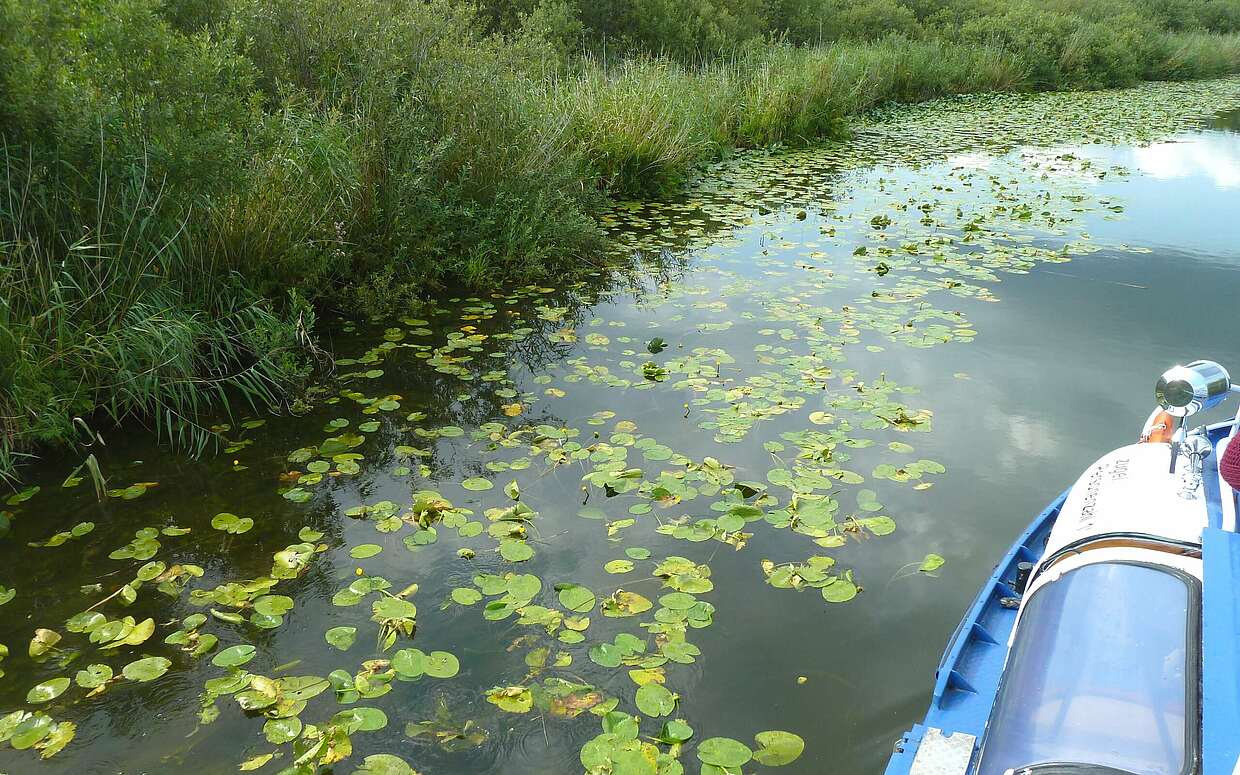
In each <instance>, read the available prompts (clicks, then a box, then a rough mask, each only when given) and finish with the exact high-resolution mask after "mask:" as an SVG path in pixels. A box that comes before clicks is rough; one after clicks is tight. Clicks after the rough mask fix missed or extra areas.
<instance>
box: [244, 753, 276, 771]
mask: <svg viewBox="0 0 1240 775" xmlns="http://www.w3.org/2000/svg"><path fill="white" fill-rule="evenodd" d="M275 756H276V755H275V754H274V753H261V754H259V755H257V756H251V757H250V758H249V759H246V760H245V761H243V762H241V764H239V765H237V769H238V770H239V771H241V772H253V771H254V770H257V769H259V768H260V767H263V766H264V765H266V764H267V762H269V761H271V760H272V759H274V758H275Z"/></svg>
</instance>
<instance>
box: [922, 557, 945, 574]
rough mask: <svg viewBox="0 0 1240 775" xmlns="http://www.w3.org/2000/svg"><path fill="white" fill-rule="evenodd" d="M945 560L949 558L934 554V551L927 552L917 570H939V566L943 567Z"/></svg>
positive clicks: (928, 571) (927, 571) (926, 571)
mask: <svg viewBox="0 0 1240 775" xmlns="http://www.w3.org/2000/svg"><path fill="white" fill-rule="evenodd" d="M945 562H947V560H945V559H943V558H942V557H940V556H939V555H937V554H933V553H931V554H927V555H926V558H925V559H924V560H922V561H921V566H920V567H919V568H918V569H917V570H919V571H921V572H922V573H932V572H934V571H936V570H938V569H939V568H942V567H943V563H945Z"/></svg>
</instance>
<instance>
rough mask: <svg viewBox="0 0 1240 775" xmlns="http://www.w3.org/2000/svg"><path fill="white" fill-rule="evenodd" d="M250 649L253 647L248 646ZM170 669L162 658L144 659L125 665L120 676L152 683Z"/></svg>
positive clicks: (170, 663) (168, 663) (169, 664)
mask: <svg viewBox="0 0 1240 775" xmlns="http://www.w3.org/2000/svg"><path fill="white" fill-rule="evenodd" d="M250 648H251V649H252V648H254V647H253V646H250ZM247 661H248V660H247ZM170 667H172V662H171V661H169V660H167V659H165V658H164V657H146V658H145V659H139V660H136V661H134V662H130V663H129V664H127V665H125V667H124V668H122V669H121V675H123V676H125V677H126V678H128V679H129V680H130V681H138V682H142V683H145V682H146V681H154V680H155V679H156V678H159V677H160V676H162V675H163V674H164V673H166V672H168V668H170Z"/></svg>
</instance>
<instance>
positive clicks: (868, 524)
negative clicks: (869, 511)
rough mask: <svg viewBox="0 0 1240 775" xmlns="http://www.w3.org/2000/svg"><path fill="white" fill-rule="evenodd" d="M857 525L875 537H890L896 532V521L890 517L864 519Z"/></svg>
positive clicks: (858, 521)
mask: <svg viewBox="0 0 1240 775" xmlns="http://www.w3.org/2000/svg"><path fill="white" fill-rule="evenodd" d="M857 523H858V524H859V525H861V526H862V527H864V528H865V529H866V530H869V531H870V532H871V533H873V534H874V535H876V536H885V535H890V534H892V533H894V532H895V531H896V521H895V520H894V519H892V518H891V517H866V518H864V519H859V520H857Z"/></svg>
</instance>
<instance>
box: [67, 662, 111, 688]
mask: <svg viewBox="0 0 1240 775" xmlns="http://www.w3.org/2000/svg"><path fill="white" fill-rule="evenodd" d="M112 676H113V673H112V668H110V667H108V666H107V665H87V666H86V667H85V668H83V669H82V670H79V671H77V675H75V676H74V677H73V680H74V682H75V683H77V685H78V686H80V687H82V688H83V689H95V688H98V687H100V686H103V685H104V684H105V683H107V682H108V681H110V680H112Z"/></svg>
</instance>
